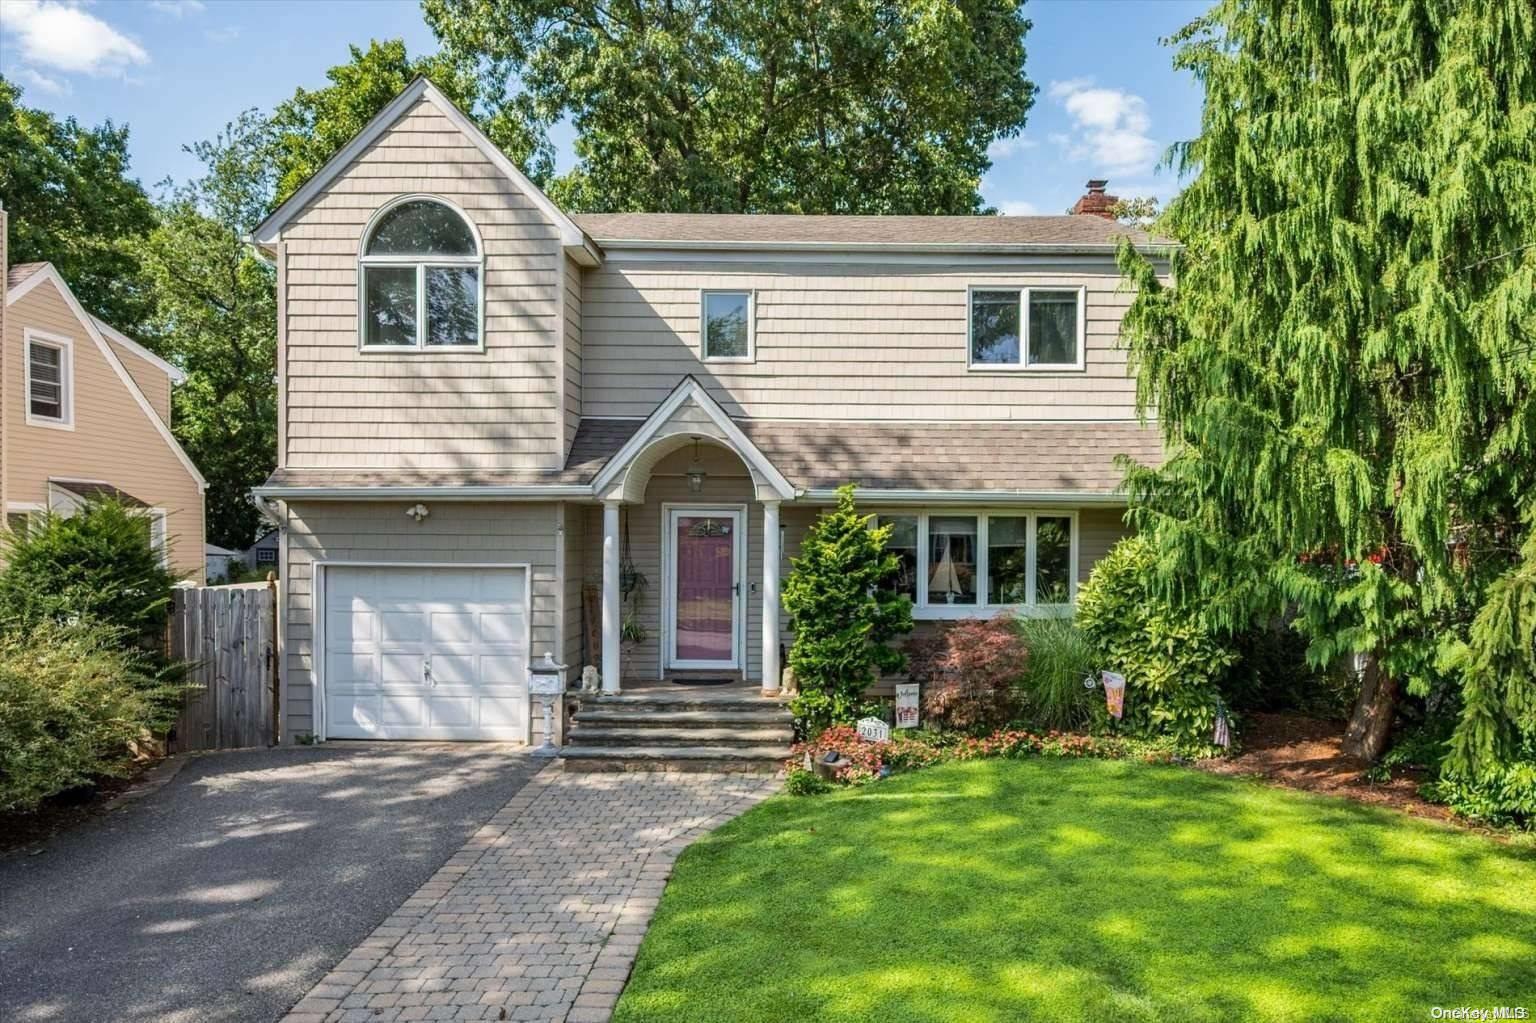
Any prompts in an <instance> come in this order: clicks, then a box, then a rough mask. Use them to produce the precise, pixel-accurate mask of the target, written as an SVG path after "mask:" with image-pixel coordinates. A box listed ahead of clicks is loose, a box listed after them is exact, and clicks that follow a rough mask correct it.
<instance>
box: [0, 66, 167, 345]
mask: <svg viewBox="0 0 1536 1023" xmlns="http://www.w3.org/2000/svg"><path fill="white" fill-rule="evenodd" d="M0 157H3V158H0V200H3V201H4V202H5V208H6V211H7V213H8V214H9V219H10V236H11V237H10V260H11V262H13V263H26V262H32V261H39V262H49V263H52V264H53V265H54V266H56V267H58V270H59V273H61V274H63V275H64V279H65V280H67V281H68V282H69V286H70V289H71V290H72V291H74V293H75V296H76V297H77V298H79V299H80V301H81V303H82V304H83V305H84V306H85V307H86V308H87V309H89V310H90V311H91V312H93V313H95V314H96V315H97V316H100V317H101V318H102V319H104V320H106V321H107V322H109V323H111V324H112V325H113V326H114V327H117V328H118V329H119V330H125V331H128V332H129V333H133V332H135V331H137V330H138V329H139V328H140V327H142V326H143V324H144V322H145V320H146V319H147V318H148V317H149V314H150V311H151V310H152V309H153V308H154V298H153V296H152V295H150V294H149V293H147V292H146V290H145V289H144V285H143V280H142V277H141V276H140V273H139V259H138V247H139V243H140V242H142V241H143V238H144V236H145V235H146V234H148V233H149V231H150V229H151V228H153V227H154V226H155V208H154V206H153V204H151V203H150V201H149V197H148V196H147V195H145V194H144V189H143V188H142V187H141V186H140V185H139V183H138V181H136V180H134V179H133V178H130V177H129V176H128V128H127V126H124V127H121V128H119V127H118V126H116V125H114V124H113V123H112V122H111V121H107V122H105V123H104V124H102V125H100V126H98V127H95V128H82V127H81V126H80V125H79V123H77V122H76V121H75V119H74V118H72V117H70V118H65V119H64V120H62V121H61V120H59V119H58V118H56V117H54V116H53V115H52V114H50V113H48V112H47V111H45V110H37V109H34V108H32V107H27V106H23V105H22V103H21V90H20V89H19V88H17V87H16V85H14V84H13V83H11V82H9V81H7V80H6V79H5V78H4V76H0Z"/></svg>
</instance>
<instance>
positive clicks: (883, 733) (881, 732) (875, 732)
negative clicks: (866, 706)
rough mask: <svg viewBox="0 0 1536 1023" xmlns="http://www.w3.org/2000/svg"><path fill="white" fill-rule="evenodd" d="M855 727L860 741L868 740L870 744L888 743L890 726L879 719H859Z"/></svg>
mask: <svg viewBox="0 0 1536 1023" xmlns="http://www.w3.org/2000/svg"><path fill="white" fill-rule="evenodd" d="M855 727H857V728H858V730H859V738H861V739H868V740H869V741H870V742H889V741H890V738H891V726H890V725H888V724H886V723H885V722H884V721H881V720H880V719H879V718H860V719H859V723H858V725H857V726H855Z"/></svg>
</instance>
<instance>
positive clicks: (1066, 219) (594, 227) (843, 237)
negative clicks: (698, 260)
mask: <svg viewBox="0 0 1536 1023" xmlns="http://www.w3.org/2000/svg"><path fill="white" fill-rule="evenodd" d="M572 219H573V220H575V221H576V224H577V225H578V226H579V227H580V228H581V229H582V230H583V231H585V232H586V233H587V234H588V235H589V236H590V237H591V238H592V239H593V240H594V241H596V242H597V243H598V244H599V245H606V244H615V245H616V244H619V243H622V242H727V243H741V244H759V245H773V244H775V243H777V244H789V245H797V244H853V245H892V246H900V245H954V246H959V247H963V246H988V245H1064V246H1103V247H1105V248H1110V247H1113V246H1115V245H1117V244H1119V242H1120V239H1122V238H1129V239H1131V241H1133V242H1134V243H1136V244H1137V245H1165V244H1171V243H1169V242H1168V241H1167V240H1166V239H1161V238H1154V237H1152V236H1151V235H1149V234H1147V233H1146V232H1145V231H1142V230H1140V229H1138V228H1134V227H1127V226H1125V225H1124V224H1119V223H1116V222H1115V221H1113V220H1106V219H1105V218H1103V217H1094V216H1081V215H1079V216H1070V215H1063V216H1054V217H993V216H971V217H908V216H796V215H791V214H767V213H750V214H747V213H582V214H577V215H575V216H573V217H572Z"/></svg>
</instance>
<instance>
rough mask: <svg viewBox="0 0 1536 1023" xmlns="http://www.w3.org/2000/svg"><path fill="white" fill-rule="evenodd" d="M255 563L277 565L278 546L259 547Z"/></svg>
mask: <svg viewBox="0 0 1536 1023" xmlns="http://www.w3.org/2000/svg"><path fill="white" fill-rule="evenodd" d="M255 563H256V564H258V565H276V564H277V548H276V547H258V548H256V557H255Z"/></svg>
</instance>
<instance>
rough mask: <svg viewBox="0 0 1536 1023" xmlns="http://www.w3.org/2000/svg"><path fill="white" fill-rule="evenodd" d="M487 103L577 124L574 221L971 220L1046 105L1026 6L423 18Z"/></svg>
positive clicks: (582, 10)
mask: <svg viewBox="0 0 1536 1023" xmlns="http://www.w3.org/2000/svg"><path fill="white" fill-rule="evenodd" d="M423 7H424V8H425V10H426V14H427V21H428V22H429V23H430V24H431V26H432V29H433V31H435V32H436V33H437V35H438V38H440V39H441V40H442V41H443V43H444V48H445V52H446V53H448V54H449V55H451V56H453V57H455V58H457V59H462V60H466V61H472V62H474V64H475V65H476V66H478V67H479V69H480V71H481V72H482V81H483V83H484V86H483V87H484V90H485V93H486V95H487V96H488V97H495V96H499V95H503V94H505V93H506V92H507V89H508V85H509V83H515V84H516V86H517V88H518V90H519V91H520V92H521V93H525V94H526V95H527V96H528V97H529V98H530V100H531V101H532V102H531V105H530V106H529V107H528V110H529V111H530V112H533V113H536V114H537V116H538V119H539V121H540V122H541V123H543V124H545V125H548V124H552V123H554V122H555V121H557V120H559V119H562V118H569V119H570V121H571V122H572V124H574V126H575V129H576V133H577V138H576V156H577V161H578V163H577V166H576V167H575V169H574V170H573V171H572V172H571V173H569V174H567V175H565V176H563V177H561V178H559V179H557V180H555V181H554V182H552V183H551V191H552V194H553V195H554V197H555V198H556V199H557V200H558V201H560V202H562V203H563V204H565V205H566V206H567V207H569V208H572V209H580V210H602V211H611V210H646V211H660V212H679V213H681V212H706V213H973V212H976V211H977V210H979V209H980V207H981V197H980V195H979V193H978V191H977V189H978V186H979V184H980V181H981V175H982V174H983V173H984V172H985V171H986V170H987V168H988V167H989V166H990V163H989V161H988V159H987V147H988V145H990V144H991V143H992V142H993V141H995V140H997V139H999V138H1002V137H1006V136H1011V135H1015V134H1017V133H1018V132H1019V131H1020V130H1022V128H1023V126H1024V115H1025V114H1026V113H1027V112H1028V110H1029V107H1030V104H1031V103H1032V102H1033V99H1034V88H1033V86H1032V85H1031V84H1030V82H1029V80H1028V79H1027V78H1025V76H1024V36H1025V33H1026V32H1027V31H1028V29H1029V22H1028V21H1027V20H1026V19H1025V18H1024V16H1023V11H1022V8H1023V5H1022V2H1021V0H949V2H944V3H929V2H926V0H845V2H840V3H803V2H801V0H755V2H745V0H744V2H737V3H717V2H713V0H681V2H679V0H636V2H633V3H623V4H611V3H604V2H598V0H576V2H565V0H424V2H423Z"/></svg>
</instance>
